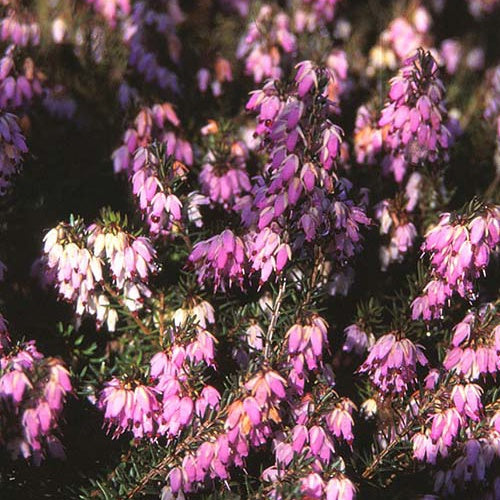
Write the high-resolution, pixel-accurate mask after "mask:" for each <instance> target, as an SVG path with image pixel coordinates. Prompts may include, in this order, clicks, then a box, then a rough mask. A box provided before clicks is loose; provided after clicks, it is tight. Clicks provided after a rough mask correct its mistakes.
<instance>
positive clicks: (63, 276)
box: [44, 220, 156, 331]
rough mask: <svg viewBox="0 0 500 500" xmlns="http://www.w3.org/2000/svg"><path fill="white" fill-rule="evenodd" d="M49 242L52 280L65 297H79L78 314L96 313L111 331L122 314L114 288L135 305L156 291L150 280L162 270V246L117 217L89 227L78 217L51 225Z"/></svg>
mask: <svg viewBox="0 0 500 500" xmlns="http://www.w3.org/2000/svg"><path fill="white" fill-rule="evenodd" d="M44 243H45V246H44V254H45V264H46V268H47V270H46V279H47V281H48V282H49V283H51V284H52V285H53V286H54V287H55V288H56V289H57V291H58V294H59V297H60V298H61V299H62V300H65V301H67V302H70V303H75V306H76V314H77V315H78V316H82V315H83V314H90V315H92V316H95V317H96V320H97V325H98V326H100V325H101V324H102V323H104V322H106V324H107V327H108V329H109V330H110V331H113V330H114V329H115V325H116V321H117V319H118V315H117V312H116V310H115V309H113V307H111V304H110V300H109V292H110V290H111V291H113V290H114V289H116V290H118V292H117V293H119V292H122V293H123V301H124V304H125V305H126V306H127V308H128V309H129V310H131V311H137V310H138V309H140V308H141V307H142V301H143V298H144V297H145V296H146V297H147V296H148V295H150V290H149V288H148V287H147V285H146V283H147V281H148V278H149V276H150V274H151V273H154V272H155V271H156V264H155V257H156V252H155V250H154V249H153V247H152V246H151V244H150V242H149V240H148V239H147V238H144V237H142V236H140V237H133V236H132V235H130V234H128V233H126V232H124V231H123V230H122V229H121V228H120V227H119V225H118V224H116V223H110V224H100V223H96V224H92V225H91V226H89V227H85V226H84V224H83V222H82V221H81V220H76V221H72V222H71V223H70V224H67V223H60V224H59V225H58V226H57V227H55V228H54V229H51V230H50V231H49V232H48V233H47V234H46V236H45V238H44ZM107 280H108V281H107ZM108 287H112V288H109V289H108Z"/></svg>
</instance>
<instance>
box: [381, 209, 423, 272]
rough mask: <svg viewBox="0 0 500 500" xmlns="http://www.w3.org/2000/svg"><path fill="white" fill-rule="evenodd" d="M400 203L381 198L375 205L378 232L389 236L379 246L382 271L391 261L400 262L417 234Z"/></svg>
mask: <svg viewBox="0 0 500 500" xmlns="http://www.w3.org/2000/svg"><path fill="white" fill-rule="evenodd" d="M400 205H401V203H399V200H383V201H381V202H380V203H379V204H377V206H376V207H375V217H376V218H377V219H378V220H379V223H380V234H382V235H387V236H388V237H389V243H388V244H387V245H384V246H381V247H380V262H381V265H382V271H386V270H387V267H388V266H389V264H391V263H393V262H401V261H402V260H403V258H404V255H405V254H406V253H407V252H408V251H409V250H410V249H411V248H412V247H413V242H414V240H415V238H416V236H417V229H416V228H415V225H414V224H413V222H412V221H411V220H410V219H409V214H408V212H407V211H406V209H405V207H404V206H403V207H401V206H400Z"/></svg>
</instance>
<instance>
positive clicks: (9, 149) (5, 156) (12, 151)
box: [0, 112, 28, 196]
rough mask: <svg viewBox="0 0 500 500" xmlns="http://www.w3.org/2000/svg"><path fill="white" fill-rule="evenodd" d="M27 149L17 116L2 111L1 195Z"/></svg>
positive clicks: (0, 143)
mask: <svg viewBox="0 0 500 500" xmlns="http://www.w3.org/2000/svg"><path fill="white" fill-rule="evenodd" d="M27 151H28V148H27V147H26V142H25V138H24V135H23V133H22V131H21V128H20V127H19V122H18V119H17V117H16V116H15V115H13V114H11V113H4V112H2V113H0V196H1V195H4V194H5V193H6V192H7V190H8V188H9V186H10V183H11V181H12V177H13V176H14V175H15V174H17V172H18V171H19V168H20V166H21V161H22V157H23V154H24V153H26V152H27Z"/></svg>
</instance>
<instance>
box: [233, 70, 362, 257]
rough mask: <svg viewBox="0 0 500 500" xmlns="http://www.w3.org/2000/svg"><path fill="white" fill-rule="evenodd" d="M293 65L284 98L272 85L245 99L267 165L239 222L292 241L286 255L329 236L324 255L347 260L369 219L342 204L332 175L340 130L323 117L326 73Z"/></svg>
mask: <svg viewBox="0 0 500 500" xmlns="http://www.w3.org/2000/svg"><path fill="white" fill-rule="evenodd" d="M297 67H298V70H297V73H296V75H295V79H294V84H293V87H292V89H291V90H289V92H287V95H286V100H284V99H283V98H282V97H280V95H281V94H280V92H278V87H277V82H272V81H271V82H269V83H267V84H266V85H265V86H264V88H263V89H262V90H260V91H256V92H254V93H252V96H251V98H250V100H249V102H248V104H247V109H250V110H253V111H255V112H257V113H258V117H257V120H258V125H257V128H256V134H258V135H259V136H261V147H262V148H263V149H265V150H266V151H267V152H268V154H269V157H270V160H269V163H268V164H267V165H266V167H265V169H264V174H263V175H261V176H260V177H258V178H257V179H256V182H255V184H254V188H253V190H252V197H253V200H252V206H251V207H250V209H249V208H248V207H247V206H244V207H243V210H242V219H243V222H244V223H245V224H246V225H247V226H249V227H256V229H257V230H258V231H262V230H263V229H264V228H270V229H271V230H273V231H274V232H277V233H278V234H283V236H282V237H281V239H282V240H283V239H284V236H286V237H287V238H288V239H290V238H291V239H292V241H291V242H290V246H291V250H292V251H293V250H294V249H296V248H303V246H304V244H305V243H308V242H313V241H315V240H316V238H317V237H318V236H319V235H321V236H323V237H325V236H327V235H331V236H332V238H331V240H330V241H329V243H328V244H327V245H326V246H327V248H326V250H327V252H328V253H329V254H332V255H335V256H336V259H338V260H339V261H344V260H349V259H351V258H352V257H353V256H354V255H355V254H356V253H357V252H358V251H359V250H360V248H361V235H360V229H361V226H363V225H367V224H369V219H368V218H367V217H366V215H365V213H364V211H363V209H362V208H361V207H359V206H356V205H355V204H354V203H353V201H352V200H351V199H349V197H348V191H349V188H350V184H349V183H348V181H346V180H345V179H341V178H338V177H337V175H336V173H335V169H334V167H335V161H336V158H337V156H338V154H339V152H340V145H341V131H340V129H339V128H338V127H337V126H336V125H334V124H333V123H332V122H331V121H330V120H329V119H328V114H329V112H330V111H331V109H332V106H331V102H330V101H329V100H328V98H327V97H326V93H327V85H328V82H329V81H330V80H331V79H332V74H331V72H330V71H329V70H327V69H325V68H321V67H316V66H315V65H314V64H313V63H312V62H311V61H303V62H301V63H300V64H299V65H298V66H297ZM307 109H312V114H308V113H306V110H307ZM306 131H308V132H307V133H305V132H306ZM285 225H288V227H290V228H291V234H290V229H288V227H287V228H286V229H285V227H284V226H285ZM287 233H288V234H287ZM250 258H251V257H250Z"/></svg>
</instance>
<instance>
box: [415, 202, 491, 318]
mask: <svg viewBox="0 0 500 500" xmlns="http://www.w3.org/2000/svg"><path fill="white" fill-rule="evenodd" d="M499 241H500V209H499V207H497V206H495V205H494V206H491V207H483V208H482V209H481V211H480V213H479V214H477V215H476V216H474V217H471V218H470V219H469V220H466V219H464V218H461V219H457V220H454V219H453V218H452V215H451V214H449V213H444V214H442V215H441V218H440V221H439V223H438V224H437V225H436V226H434V227H433V228H432V229H431V230H430V231H428V232H427V234H426V239H425V242H424V244H423V245H422V250H423V251H424V252H426V253H428V254H429V256H430V257H431V270H432V274H433V276H434V278H433V279H432V280H431V281H430V282H429V283H428V284H427V285H426V287H425V288H424V293H423V294H422V295H421V296H419V297H417V298H416V299H415V300H414V301H413V304H412V316H413V318H414V319H416V318H418V317H423V318H424V319H426V320H429V319H432V318H436V317H439V315H440V314H441V311H442V310H443V307H444V305H445V304H446V303H447V302H448V300H449V299H450V298H451V297H452V295H453V294H454V293H455V292H457V293H458V294H459V295H460V296H462V297H464V298H465V297H468V296H469V295H471V294H473V293H474V289H475V283H474V282H475V280H477V279H478V278H479V277H480V275H481V274H482V272H483V271H484V270H485V269H486V267H487V266H488V263H489V261H490V256H491V254H492V253H494V252H495V251H496V249H497V246H498V242H499Z"/></svg>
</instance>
